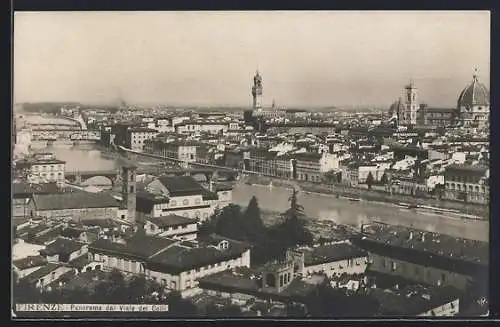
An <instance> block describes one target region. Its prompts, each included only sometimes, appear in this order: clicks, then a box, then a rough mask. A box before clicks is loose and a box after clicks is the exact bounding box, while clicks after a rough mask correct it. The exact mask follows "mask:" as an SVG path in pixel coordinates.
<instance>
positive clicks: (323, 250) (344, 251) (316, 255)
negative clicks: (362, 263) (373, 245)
mask: <svg viewBox="0 0 500 327" xmlns="http://www.w3.org/2000/svg"><path fill="white" fill-rule="evenodd" d="M365 256H367V253H366V252H365V251H363V250H361V249H359V248H358V247H356V246H354V245H352V244H349V243H338V244H331V245H323V246H319V247H316V248H313V249H311V250H308V251H307V250H306V251H305V253H304V264H305V265H306V266H313V265H319V264H322V263H327V262H335V261H340V260H346V259H353V258H360V257H365Z"/></svg>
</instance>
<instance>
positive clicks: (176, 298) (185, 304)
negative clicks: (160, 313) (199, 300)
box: [167, 291, 197, 316]
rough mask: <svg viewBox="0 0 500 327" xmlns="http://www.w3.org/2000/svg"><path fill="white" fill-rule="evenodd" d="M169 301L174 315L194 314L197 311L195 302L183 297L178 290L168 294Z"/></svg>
mask: <svg viewBox="0 0 500 327" xmlns="http://www.w3.org/2000/svg"><path fill="white" fill-rule="evenodd" d="M167 303H168V306H169V312H170V314H171V315H172V316H193V315H195V314H196V313H197V308H196V306H195V305H194V304H193V302H191V301H189V300H187V299H183V298H182V296H181V294H180V293H179V292H177V291H174V292H171V293H170V294H168V296H167Z"/></svg>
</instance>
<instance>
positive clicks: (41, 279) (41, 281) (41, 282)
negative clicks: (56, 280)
mask: <svg viewBox="0 0 500 327" xmlns="http://www.w3.org/2000/svg"><path fill="white" fill-rule="evenodd" d="M43 282H44V280H43V278H40V285H41V286H43Z"/></svg>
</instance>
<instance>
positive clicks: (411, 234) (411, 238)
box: [408, 231, 413, 241]
mask: <svg viewBox="0 0 500 327" xmlns="http://www.w3.org/2000/svg"><path fill="white" fill-rule="evenodd" d="M411 240H413V231H410V237H408V241H411Z"/></svg>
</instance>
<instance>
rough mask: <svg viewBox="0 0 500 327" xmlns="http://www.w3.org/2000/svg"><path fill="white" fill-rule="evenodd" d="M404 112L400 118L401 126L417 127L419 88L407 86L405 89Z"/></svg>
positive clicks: (411, 83) (412, 85)
mask: <svg viewBox="0 0 500 327" xmlns="http://www.w3.org/2000/svg"><path fill="white" fill-rule="evenodd" d="M403 99H404V112H403V114H402V115H401V117H400V120H399V121H400V124H401V125H406V126H408V125H416V124H417V112H418V100H417V88H416V87H415V85H414V84H413V81H411V82H410V84H408V85H406V86H405V88H404V95H403Z"/></svg>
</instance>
